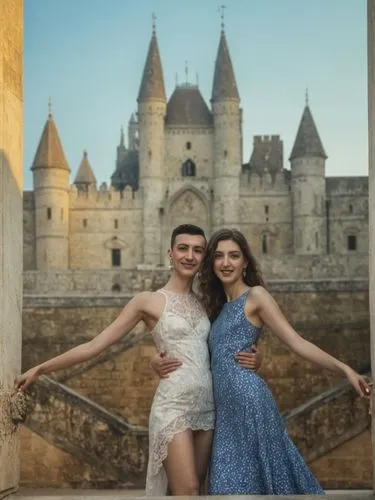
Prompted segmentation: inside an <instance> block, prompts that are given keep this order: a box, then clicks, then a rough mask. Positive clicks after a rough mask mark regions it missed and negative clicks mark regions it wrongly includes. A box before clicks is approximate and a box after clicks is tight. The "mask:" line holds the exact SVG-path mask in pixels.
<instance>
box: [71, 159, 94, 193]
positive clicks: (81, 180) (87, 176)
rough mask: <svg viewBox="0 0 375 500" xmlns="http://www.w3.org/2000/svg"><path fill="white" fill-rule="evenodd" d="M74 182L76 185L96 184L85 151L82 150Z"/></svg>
mask: <svg viewBox="0 0 375 500" xmlns="http://www.w3.org/2000/svg"><path fill="white" fill-rule="evenodd" d="M74 184H76V185H77V186H78V185H82V184H83V185H85V186H89V185H91V184H96V177H95V175H94V172H93V170H92V168H91V165H90V162H89V159H88V156H87V151H84V152H83V158H82V161H81V164H80V166H79V168H78V172H77V175H76V178H75V180H74Z"/></svg>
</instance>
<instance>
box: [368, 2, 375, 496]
mask: <svg viewBox="0 0 375 500" xmlns="http://www.w3.org/2000/svg"><path fill="white" fill-rule="evenodd" d="M367 43H368V47H367V51H368V132H369V134H368V135H369V254H370V255H369V258H370V262H369V270H370V276H369V280H370V282H369V291H370V328H371V337H370V339H371V340H370V342H371V370H372V379H373V380H375V0H368V1H367ZM371 419H372V449H373V489H374V490H375V387H373V392H372V417H371Z"/></svg>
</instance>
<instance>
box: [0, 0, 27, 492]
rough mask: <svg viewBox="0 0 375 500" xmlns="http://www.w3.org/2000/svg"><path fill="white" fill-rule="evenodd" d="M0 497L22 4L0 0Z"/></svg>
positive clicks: (10, 478) (14, 469)
mask: <svg viewBox="0 0 375 500" xmlns="http://www.w3.org/2000/svg"><path fill="white" fill-rule="evenodd" d="M0 19H1V29H0V241H1V244H0V497H2V495H3V494H6V492H11V491H12V490H13V489H16V488H17V486H18V479H19V455H18V451H19V442H18V435H17V432H16V427H15V425H13V423H12V419H11V409H10V400H11V392H12V390H13V382H14V378H15V376H16V375H17V374H18V373H19V370H20V361H21V360H20V354H21V310H22V224H21V221H22V132H23V131H22V125H23V117H22V102H23V95H22V43H23V3H22V1H21V0H14V1H13V0H3V1H1V2H0Z"/></svg>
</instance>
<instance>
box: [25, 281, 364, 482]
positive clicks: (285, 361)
mask: <svg viewBox="0 0 375 500" xmlns="http://www.w3.org/2000/svg"><path fill="white" fill-rule="evenodd" d="M345 283H346V284H345ZM271 292H272V293H273V294H274V296H275V298H276V300H277V301H278V303H279V304H280V306H281V308H282V310H283V311H284V312H285V314H286V315H287V317H288V319H289V320H290V321H291V323H292V324H293V325H294V326H295V328H296V329H297V330H298V331H299V332H300V333H301V334H302V335H303V336H304V337H305V338H307V339H309V340H311V341H313V342H315V343H316V344H317V345H319V346H320V347H322V348H323V349H325V350H327V351H328V352H330V353H331V354H333V355H335V356H338V357H339V358H340V359H342V360H343V361H345V362H348V363H349V364H351V365H352V366H353V367H354V368H355V369H357V370H359V371H362V370H364V369H365V368H367V367H368V365H369V352H368V346H369V312H368V292H367V283H366V281H362V282H357V283H350V282H336V283H335V282H309V283H307V284H304V283H300V282H284V283H282V282H279V283H277V284H276V283H273V284H272V285H271ZM129 298H130V295H129V296H128V297H126V296H118V297H117V298H116V297H110V296H107V297H103V296H102V297H88V296H81V297H79V296H70V297H69V296H65V297H48V296H46V295H44V296H27V297H25V301H24V311H23V324H24V332H23V335H24V348H23V367H24V369H25V368H27V367H29V366H31V365H33V364H35V363H37V362H40V361H42V360H44V359H47V358H48V357H50V356H52V355H55V354H57V353H59V352H62V351H64V350H66V349H68V348H70V347H72V346H74V345H77V344H78V343H79V342H83V341H87V340H89V339H90V338H92V337H93V336H94V335H96V334H97V333H99V332H100V331H101V330H102V329H103V328H104V327H105V326H106V325H108V323H109V322H111V321H112V320H113V319H114V318H115V317H116V316H117V314H118V313H119V312H120V310H121V307H122V306H123V304H124V303H126V302H127V300H129ZM132 338H133V341H132V342H131V343H129V345H128V346H127V348H123V349H119V351H117V352H116V353H113V355H111V356H110V357H109V358H106V359H103V361H102V362H99V363H97V364H93V365H91V366H89V367H86V369H85V370H83V371H78V372H69V371H68V372H67V373H63V374H57V376H58V378H59V379H60V380H62V381H63V382H64V384H66V385H67V386H68V387H70V388H71V389H73V390H75V391H76V392H78V393H79V394H81V395H85V396H86V397H88V398H90V399H91V400H92V401H94V402H96V403H98V404H100V405H101V406H104V407H105V408H107V409H108V410H110V411H112V412H114V413H115V414H118V415H120V416H122V417H125V418H126V419H127V420H128V421H129V422H130V423H131V424H135V425H144V426H145V425H147V419H148V413H149V409H150V405H151V398H152V394H153V391H154V389H155V387H156V385H157V379H156V377H155V376H154V374H153V373H152V371H151V369H150V367H149V361H150V359H151V358H152V356H153V355H154V353H155V349H154V347H153V345H152V341H151V338H150V336H149V335H146V336H144V328H143V325H140V326H139V329H138V330H137V331H136V332H135V333H134V334H133V337H132ZM137 338H139V340H140V341H139V342H137ZM260 346H261V351H262V353H263V354H264V361H263V366H262V370H261V373H262V375H263V376H264V377H265V379H266V380H267V382H268V383H269V384H270V387H271V389H272V391H273V393H274V395H275V397H276V399H277V402H278V406H279V408H280V410H281V411H286V410H291V409H293V408H295V407H296V406H298V405H300V404H302V403H304V402H305V401H306V400H307V399H309V398H310V397H311V396H314V395H317V394H319V393H320V392H321V391H322V390H324V389H325V388H327V387H331V386H332V385H334V384H336V383H337V382H338V378H337V377H332V376H331V375H330V374H329V373H326V372H323V371H321V370H319V369H317V368H315V367H313V366H311V365H310V364H308V363H306V362H304V361H302V360H300V359H298V358H297V357H296V356H294V355H292V354H290V353H289V352H288V350H287V349H286V348H285V346H283V345H282V344H281V343H280V341H278V340H277V339H276V338H275V337H274V336H273V335H271V334H270V333H269V332H266V334H265V336H264V339H263V340H262V342H261V344H260ZM24 435H25V436H26V437H25V440H26V441H25V443H26V444H25V447H23V448H22V453H21V456H22V457H25V458H24V459H22V462H23V460H25V464H27V465H25V468H23V469H22V471H23V472H22V474H23V476H22V481H23V483H24V484H28V485H30V484H31V483H32V477H37V476H38V471H37V470H36V471H35V470H33V469H32V466H31V464H32V463H33V462H32V459H31V458H30V453H31V454H32V453H33V451H32V445H31V444H30V443H34V444H35V447H36V449H40V447H41V446H42V445H41V443H40V438H38V437H35V438H34V437H32V435H30V434H28V433H26V432H25V433H24ZM27 443H28V444H27ZM38 443H39V444H38ZM43 446H45V447H46V448H48V449H49V445H43ZM58 455H59V456H60V452H58ZM366 456H367V455H366ZM61 460H62V459H61ZM366 460H367V458H366ZM39 462H40V460H39V459H36V461H35V464H36V465H35V467H38V465H37V464H38V463H39ZM335 463H336V462H335ZM40 466H41V467H42V464H41V465H40ZM61 467H63V464H62V465H61ZM319 470H320V469H319V465H317V471H318V475H319V474H320V473H319ZM43 474H44V476H43V477H44V478H46V476H45V475H46V470H43ZM51 474H52V473H51ZM53 474H55V476H56V478H57V477H61V474H62V472H61V471H60V472H59V473H57V472H56V471H54V472H53ZM364 474H365V472H364ZM366 474H367V473H366ZM55 476H54V477H55ZM322 477H323V476H322ZM45 480H47V479H45ZM48 484H51V485H52V484H54V485H59V484H58V479H53V477H52V476H51V477H50V478H49V479H48ZM342 484H344V483H342Z"/></svg>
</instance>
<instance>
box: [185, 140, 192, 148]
mask: <svg viewBox="0 0 375 500" xmlns="http://www.w3.org/2000/svg"><path fill="white" fill-rule="evenodd" d="M186 149H191V142H190V141H188V142H187V143H186Z"/></svg>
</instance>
